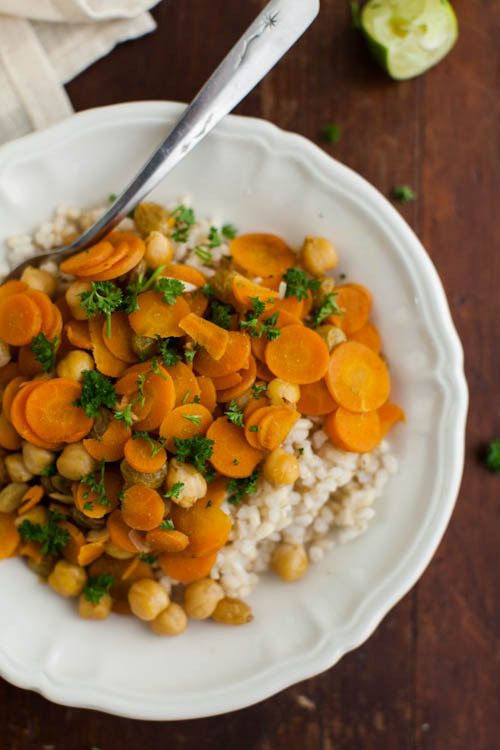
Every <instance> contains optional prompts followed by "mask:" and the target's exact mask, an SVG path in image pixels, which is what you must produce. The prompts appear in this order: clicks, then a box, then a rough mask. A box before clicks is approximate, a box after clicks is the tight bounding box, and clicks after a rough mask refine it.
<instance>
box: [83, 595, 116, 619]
mask: <svg viewBox="0 0 500 750" xmlns="http://www.w3.org/2000/svg"><path fill="white" fill-rule="evenodd" d="M112 603H113V600H112V599H111V597H110V596H108V595H107V594H104V595H103V596H101V598H100V599H99V601H98V603H97V604H92V602H89V600H88V599H86V598H85V596H84V595H83V594H80V598H79V600H78V614H79V615H80V617H85V619H86V620H105V619H106V617H107V616H108V615H109V613H110V612H111V605H112Z"/></svg>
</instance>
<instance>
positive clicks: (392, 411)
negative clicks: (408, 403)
mask: <svg viewBox="0 0 500 750" xmlns="http://www.w3.org/2000/svg"><path fill="white" fill-rule="evenodd" d="M377 413H378V416H379V419H380V439H382V438H383V437H384V436H385V435H386V434H387V432H389V430H390V428H391V427H392V425H393V424H395V423H396V422H406V414H405V413H404V411H403V410H402V409H401V408H400V407H399V406H396V404H390V403H389V402H387V403H386V404H383V405H382V406H381V407H380V408H379V409H378V410H377Z"/></svg>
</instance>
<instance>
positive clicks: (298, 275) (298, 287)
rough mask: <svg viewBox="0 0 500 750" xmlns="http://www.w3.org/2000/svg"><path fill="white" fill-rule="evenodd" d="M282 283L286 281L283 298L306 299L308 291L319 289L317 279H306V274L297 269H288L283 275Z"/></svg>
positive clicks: (319, 283)
mask: <svg viewBox="0 0 500 750" xmlns="http://www.w3.org/2000/svg"><path fill="white" fill-rule="evenodd" d="M283 281H286V291H285V297H286V298H288V297H297V299H298V300H299V301H300V300H303V299H307V297H308V292H309V290H310V289H319V287H320V286H321V282H320V280H319V279H308V278H307V274H306V273H305V272H304V271H301V270H300V269H299V268H289V269H288V270H287V271H286V272H285V273H284V274H283Z"/></svg>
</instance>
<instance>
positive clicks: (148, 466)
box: [123, 437, 167, 474]
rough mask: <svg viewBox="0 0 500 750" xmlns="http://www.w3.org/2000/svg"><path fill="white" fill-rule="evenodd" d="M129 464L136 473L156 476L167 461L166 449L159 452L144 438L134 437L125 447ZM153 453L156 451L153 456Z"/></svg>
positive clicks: (160, 449)
mask: <svg viewBox="0 0 500 750" xmlns="http://www.w3.org/2000/svg"><path fill="white" fill-rule="evenodd" d="M123 450H124V454H125V458H126V459H127V462H128V463H129V464H130V466H131V467H132V468H133V469H135V470H136V471H142V472H144V473H146V474H154V473H155V472H156V471H159V470H160V469H161V468H162V466H163V465H164V463H165V461H166V460H167V453H166V451H165V448H162V447H160V448H159V450H156V448H155V447H154V446H153V445H151V443H150V442H149V441H148V440H145V439H144V438H138V437H132V438H130V439H129V440H127V442H126V443H125V445H124V449H123ZM153 451H156V452H155V454H154V455H153Z"/></svg>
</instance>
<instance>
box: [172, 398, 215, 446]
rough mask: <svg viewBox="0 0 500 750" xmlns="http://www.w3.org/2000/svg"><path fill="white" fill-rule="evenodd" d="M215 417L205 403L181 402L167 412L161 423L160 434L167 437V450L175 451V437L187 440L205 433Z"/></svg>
mask: <svg viewBox="0 0 500 750" xmlns="http://www.w3.org/2000/svg"><path fill="white" fill-rule="evenodd" d="M212 421H213V418H212V415H211V414H210V412H209V411H208V409H207V408H205V407H204V406H203V404H181V406H176V408H175V409H173V411H171V412H170V414H167V416H166V417H165V419H164V420H163V422H162V423H161V425H160V435H161V436H162V437H164V438H166V441H167V443H166V446H167V450H169V451H171V452H172V453H173V452H175V450H176V448H175V438H179V439H180V440H185V439H186V438H192V437H195V436H196V435H205V433H206V432H207V430H208V428H209V427H210V425H211V424H212Z"/></svg>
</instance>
